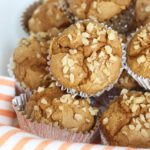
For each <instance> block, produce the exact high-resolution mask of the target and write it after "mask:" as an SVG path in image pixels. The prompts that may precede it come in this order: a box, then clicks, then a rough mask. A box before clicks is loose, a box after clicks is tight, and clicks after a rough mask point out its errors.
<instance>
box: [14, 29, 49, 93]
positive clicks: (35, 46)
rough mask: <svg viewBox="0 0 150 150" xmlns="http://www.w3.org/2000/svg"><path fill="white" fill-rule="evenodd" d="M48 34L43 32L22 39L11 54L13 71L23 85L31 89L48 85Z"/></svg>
mask: <svg viewBox="0 0 150 150" xmlns="http://www.w3.org/2000/svg"><path fill="white" fill-rule="evenodd" d="M49 40H50V35H49V34H47V33H44V32H40V33H37V34H31V35H30V36H29V37H28V38H27V39H22V40H21V41H20V43H19V46H18V47H17V48H16V49H15V51H14V54H13V63H14V68H13V72H14V74H15V77H16V78H17V80H18V81H19V82H20V83H21V85H22V86H23V87H26V88H30V89H31V90H33V89H37V88H38V87H39V86H43V85H45V86H46V85H48V84H49V82H50V79H49V73H48V72H47V71H46V67H47V60H46V59H47V55H48V52H47V50H48V48H49Z"/></svg>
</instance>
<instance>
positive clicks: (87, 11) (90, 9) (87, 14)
mask: <svg viewBox="0 0 150 150" xmlns="http://www.w3.org/2000/svg"><path fill="white" fill-rule="evenodd" d="M67 2H68V6H69V10H70V12H71V13H72V14H73V15H75V16H76V17H77V18H78V19H87V18H92V19H97V20H98V21H100V22H103V21H106V20H108V19H110V18H112V17H114V16H116V15H118V14H120V13H121V12H122V11H123V10H125V9H126V8H127V7H128V6H129V4H130V2H131V0H126V1H118V0H109V1H106V0H101V1H99V0H92V1H91V0H67ZM110 8H111V9H110Z"/></svg>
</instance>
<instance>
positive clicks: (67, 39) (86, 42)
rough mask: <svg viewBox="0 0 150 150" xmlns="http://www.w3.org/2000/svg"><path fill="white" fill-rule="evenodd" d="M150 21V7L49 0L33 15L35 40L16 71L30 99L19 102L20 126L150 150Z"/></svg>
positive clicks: (131, 2)
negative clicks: (98, 103) (99, 137)
mask: <svg viewBox="0 0 150 150" xmlns="http://www.w3.org/2000/svg"><path fill="white" fill-rule="evenodd" d="M110 7H111V9H110ZM29 10H30V11H29ZM128 14H130V15H128ZM149 16H150V2H149V0H127V1H118V0H109V1H108V0H107V1H106V0H101V1H97V0H45V1H42V2H39V3H38V5H37V3H35V5H34V4H33V5H32V7H30V8H29V9H27V11H26V12H25V13H24V15H23V17H24V18H23V25H24V29H26V31H28V33H29V37H28V38H26V39H22V40H21V41H20V43H19V46H18V47H17V48H16V49H15V51H14V53H13V62H12V63H13V68H11V69H12V71H13V74H14V76H15V78H16V81H17V84H18V88H19V89H20V91H23V93H24V94H23V93H20V96H18V97H16V98H15V99H14V100H13V105H14V109H15V111H16V113H17V117H18V120H19V124H20V127H21V128H22V129H23V130H26V131H28V132H31V133H34V134H36V135H39V136H41V137H45V138H52V139H56V140H66V141H70V142H86V143H92V142H94V139H95V137H97V136H98V134H99V133H100V135H101V137H102V138H101V143H103V144H110V145H119V146H132V147H145V148H148V147H150V144H149V139H150V92H148V91H149V90H150V24H149V20H150V19H149ZM141 25H143V26H142V27H140V26H141ZM131 32H132V33H131ZM125 54H126V56H125ZM123 69H124V71H123ZM122 71H123V72H122ZM110 89H113V90H116V91H119V90H120V91H121V93H120V94H119V95H117V97H115V95H114V93H113V92H111V91H110ZM133 90H134V91H133ZM145 90H147V91H145ZM29 92H30V94H29ZM105 92H108V93H109V94H108V95H109V96H108V95H107V94H105ZM103 95H107V96H103ZM110 95H111V96H110ZM93 97H94V98H95V99H94V100H95V101H96V100H97V101H101V102H100V105H99V106H97V107H95V106H94V105H93V101H92V100H93ZM110 98H111V99H110ZM111 100H113V101H111ZM94 103H95V102H94ZM106 104H107V106H106ZM102 107H103V108H105V110H104V111H99V110H101V108H102ZM99 130H100V132H99Z"/></svg>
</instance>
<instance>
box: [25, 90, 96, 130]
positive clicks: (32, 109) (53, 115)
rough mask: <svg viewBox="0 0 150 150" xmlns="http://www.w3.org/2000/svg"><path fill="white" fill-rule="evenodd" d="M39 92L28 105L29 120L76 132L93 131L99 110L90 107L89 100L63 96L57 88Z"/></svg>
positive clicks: (26, 110)
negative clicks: (95, 117)
mask: <svg viewBox="0 0 150 150" xmlns="http://www.w3.org/2000/svg"><path fill="white" fill-rule="evenodd" d="M39 91H40V93H39V92H36V93H34V94H33V95H32V97H31V98H30V99H29V101H28V102H27V104H26V108H25V112H26V114H27V115H28V117H29V118H32V119H33V120H34V121H35V120H36V121H37V122H42V123H46V124H49V123H53V124H54V125H56V126H60V127H61V128H67V129H69V130H71V131H74V132H86V131H89V130H90V129H92V127H93V125H94V123H95V119H94V116H96V115H97V113H98V109H96V108H94V107H91V106H90V100H89V99H76V98H75V96H74V95H70V94H63V92H61V91H60V90H59V89H58V88H56V87H50V88H47V89H43V90H42V89H41V88H40V90H39Z"/></svg>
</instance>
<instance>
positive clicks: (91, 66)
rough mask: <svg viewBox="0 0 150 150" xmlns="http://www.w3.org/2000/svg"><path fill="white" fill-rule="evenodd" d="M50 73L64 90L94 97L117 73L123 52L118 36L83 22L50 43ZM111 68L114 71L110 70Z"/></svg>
mask: <svg viewBox="0 0 150 150" xmlns="http://www.w3.org/2000/svg"><path fill="white" fill-rule="evenodd" d="M49 53H50V55H51V58H50V59H51V63H50V67H51V73H52V75H53V76H54V77H55V78H56V80H57V81H59V82H60V83H61V84H62V85H63V86H65V87H66V88H74V89H75V90H77V91H78V92H79V91H82V92H85V93H87V94H88V95H90V94H96V93H97V92H99V91H101V90H103V89H104V88H105V87H107V86H108V85H109V84H111V83H113V82H114V81H115V80H116V79H117V78H118V75H119V73H120V68H121V56H122V48H121V42H120V40H119V37H118V35H117V33H116V32H115V31H114V30H112V29H108V28H107V27H106V26H104V25H103V24H99V23H97V22H93V21H83V22H78V23H76V24H74V25H71V26H70V27H69V28H67V29H66V30H64V32H62V34H60V35H59V36H57V37H56V38H54V39H53V40H52V41H51V45H50V51H49ZM112 68H113V69H112Z"/></svg>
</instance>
